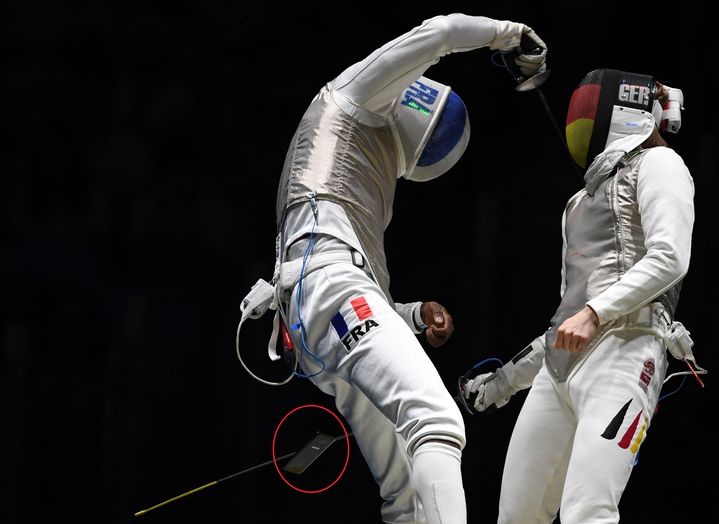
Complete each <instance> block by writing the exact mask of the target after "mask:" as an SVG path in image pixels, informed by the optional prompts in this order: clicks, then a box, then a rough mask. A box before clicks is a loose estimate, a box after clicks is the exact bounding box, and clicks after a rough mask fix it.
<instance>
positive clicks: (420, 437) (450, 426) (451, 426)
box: [407, 409, 466, 456]
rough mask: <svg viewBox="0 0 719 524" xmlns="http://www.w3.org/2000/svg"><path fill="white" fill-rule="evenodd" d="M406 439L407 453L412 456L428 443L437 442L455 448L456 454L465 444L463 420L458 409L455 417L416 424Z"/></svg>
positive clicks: (443, 417)
mask: <svg viewBox="0 0 719 524" xmlns="http://www.w3.org/2000/svg"><path fill="white" fill-rule="evenodd" d="M414 430H415V431H413V432H412V434H411V435H410V437H409V438H408V439H407V452H408V454H409V456H413V455H414V453H415V452H416V451H417V449H418V448H419V447H420V446H422V445H423V444H425V443H428V442H439V443H442V444H445V445H447V446H450V447H452V448H455V449H456V450H458V452H461V451H462V450H463V449H464V446H465V444H466V437H465V430H464V419H463V418H462V414H461V413H460V411H459V409H457V412H456V416H442V417H441V418H440V417H437V418H434V419H430V420H427V421H424V422H423V423H420V424H417V425H416V426H415V428H414Z"/></svg>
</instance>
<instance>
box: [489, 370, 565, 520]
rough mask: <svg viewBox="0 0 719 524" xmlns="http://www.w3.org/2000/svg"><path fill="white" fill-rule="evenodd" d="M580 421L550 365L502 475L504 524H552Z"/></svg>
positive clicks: (523, 414)
mask: <svg viewBox="0 0 719 524" xmlns="http://www.w3.org/2000/svg"><path fill="white" fill-rule="evenodd" d="M574 431H575V419H574V414H573V413H572V409H571V407H570V405H569V403H568V402H567V397H566V389H565V388H564V386H563V385H562V384H557V383H556V382H555V381H554V379H553V378H552V377H551V376H550V374H549V372H548V371H547V369H546V367H545V366H542V368H541V369H540V371H539V373H538V374H537V376H536V377H535V379H534V382H533V383H532V387H531V388H530V390H529V392H528V394H527V397H526V398H525V400H524V404H523V405H522V409H521V410H520V413H519V416H518V417H517V420H516V422H515V425H514V429H513V431H512V436H511V438H510V441H509V445H508V448H507V454H506V457H505V462H504V470H503V473H502V482H501V491H500V500H499V519H498V522H499V523H500V524H542V523H543V524H549V523H551V522H553V521H554V519H555V517H556V515H557V512H558V510H559V501H560V499H561V493H562V487H563V484H564V474H565V472H566V467H567V463H568V461H569V455H570V453H571V448H572V442H573V439H574Z"/></svg>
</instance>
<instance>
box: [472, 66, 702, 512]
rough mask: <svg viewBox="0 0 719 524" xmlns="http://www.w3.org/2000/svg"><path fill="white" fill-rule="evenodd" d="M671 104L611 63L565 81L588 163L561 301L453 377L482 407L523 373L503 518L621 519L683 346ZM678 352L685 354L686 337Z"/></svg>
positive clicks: (681, 181) (582, 162)
mask: <svg viewBox="0 0 719 524" xmlns="http://www.w3.org/2000/svg"><path fill="white" fill-rule="evenodd" d="M682 104H683V94H682V92H681V91H680V90H679V89H674V88H670V87H668V86H663V85H661V84H660V83H658V82H657V81H656V80H655V79H654V78H653V77H651V76H647V75H640V74H633V73H628V72H623V71H617V70H612V69H599V70H595V71H592V72H590V73H589V74H588V75H586V77H585V78H584V79H583V80H582V81H581V82H580V84H579V85H578V87H577V89H576V90H575V91H574V93H573V95H572V99H571V102H570V105H569V111H568V115H567V127H566V137H567V145H568V147H569V150H570V152H571V154H572V156H573V158H574V160H575V161H576V162H577V164H578V165H579V166H580V167H581V168H583V169H586V172H585V174H584V181H585V187H584V188H583V189H581V190H580V191H579V192H577V193H576V194H575V195H574V196H572V197H571V198H570V199H569V201H568V203H567V206H566V208H565V210H564V213H563V216H562V235H563V250H562V272H561V274H562V280H561V301H560V304H559V307H558V309H557V311H556V313H555V315H554V316H553V318H552V319H551V321H550V327H549V329H548V330H547V331H546V333H545V334H543V335H541V336H540V337H538V338H537V339H536V340H534V341H533V342H532V344H530V345H529V346H527V348H525V350H524V351H522V352H520V353H519V354H518V355H517V356H516V357H515V358H514V359H512V361H511V362H509V363H508V364H507V365H505V366H503V367H501V368H499V369H498V370H496V371H495V372H494V373H491V374H483V375H480V376H478V377H476V378H474V379H470V380H468V381H467V382H466V383H465V384H464V386H463V393H464V395H465V398H467V399H468V403H470V404H471V405H472V406H473V408H474V409H475V410H477V411H484V410H486V409H488V408H490V407H501V406H502V405H504V404H506V403H507V401H508V400H509V398H510V397H511V395H512V394H514V393H515V392H516V391H519V390H521V389H524V388H527V387H529V386H530V385H531V389H530V390H529V392H528V394H527V397H526V399H525V402H524V404H523V406H522V409H521V411H520V414H519V417H518V419H517V421H516V424H515V427H514V431H513V433H512V437H511V439H510V443H509V447H508V451H507V455H506V460H505V465H504V471H503V478H502V489H501V495H500V502H499V520H498V521H499V522H500V523H507V524H529V523H532V524H535V523H536V524H538V523H551V522H553V521H554V520H555V518H556V517H557V515H559V517H560V520H561V522H562V524H593V523H603V524H606V523H615V522H618V521H619V510H618V504H619V500H620V498H621V496H622V493H623V491H624V489H625V487H626V485H627V482H628V480H629V476H630V474H631V471H632V467H633V464H634V462H635V457H636V454H637V452H638V450H639V446H640V445H641V443H642V442H643V441H644V440H645V439H646V437H647V433H648V430H649V424H650V421H651V419H652V415H653V413H654V411H655V408H656V405H657V402H658V399H659V393H660V390H661V388H662V385H663V382H664V379H665V375H666V370H667V365H668V362H667V349H670V351H671V352H672V354H673V355H674V356H676V357H677V358H680V357H682V354H681V350H680V349H678V348H674V347H673V346H672V345H671V344H670V339H671V338H672V336H673V332H674V328H675V327H676V326H677V325H678V324H677V323H676V322H675V323H673V319H674V314H675V310H676V306H677V302H678V299H679V291H680V288H681V283H682V279H683V278H684V276H685V275H686V273H687V270H688V268H689V260H690V253H691V239H692V229H693V224H694V206H693V197H694V184H693V181H692V177H691V175H690V173H689V170H688V168H687V166H686V165H685V164H684V162H683V160H682V158H681V157H680V156H679V155H678V154H677V153H676V152H675V151H674V150H673V149H671V148H670V147H668V144H667V143H666V142H665V141H664V139H663V138H662V137H661V135H660V129H661V130H668V131H670V132H677V131H678V130H679V127H680V124H681V109H682V108H683V107H682ZM588 164H589V165H588ZM587 165H588V168H587ZM683 355H684V356H689V358H690V360H691V361H692V362H694V358H693V354H692V353H691V347H686V348H684V351H683ZM694 363H695V362H694ZM700 369H701V368H700ZM535 373H536V376H535Z"/></svg>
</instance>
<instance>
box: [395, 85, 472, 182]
mask: <svg viewBox="0 0 719 524" xmlns="http://www.w3.org/2000/svg"><path fill="white" fill-rule="evenodd" d="M394 121H395V126H396V130H397V134H398V135H399V140H400V143H401V152H402V154H403V156H404V163H405V169H404V171H403V172H402V173H401V175H400V176H403V177H404V178H406V179H408V180H413V181H416V182H424V181H426V180H431V179H433V178H436V177H438V176H440V175H443V174H444V173H446V172H447V171H448V170H449V169H450V168H451V167H452V166H453V165H454V164H455V163H456V162H457V160H459V158H460V157H461V156H462V153H464V150H465V149H466V148H467V143H468V142H469V118H468V116H467V108H466V107H465V105H464V102H463V101H462V99H461V98H460V97H459V95H457V94H456V93H455V92H454V91H453V90H452V88H451V87H449V86H446V85H443V84H440V83H439V82H435V81H434V80H430V79H429V78H425V77H420V78H419V79H417V80H416V81H415V82H414V83H413V84H412V85H410V86H409V87H408V88H407V89H405V91H404V93H403V94H402V96H401V97H400V98H399V100H398V102H397V105H396V109H395V113H394Z"/></svg>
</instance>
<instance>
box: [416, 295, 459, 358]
mask: <svg viewBox="0 0 719 524" xmlns="http://www.w3.org/2000/svg"><path fill="white" fill-rule="evenodd" d="M419 315H420V317H422V322H424V323H425V325H426V326H427V329H426V330H425V332H424V334H425V336H426V337H427V342H429V344H430V345H431V346H432V347H434V348H438V347H440V346H441V345H443V344H444V343H445V342H447V340H449V337H451V336H452V333H454V322H453V320H452V315H450V314H449V312H448V311H447V310H446V309H445V308H444V306H443V305H442V304H439V303H437V302H423V303H422V306H421V307H420V309H419Z"/></svg>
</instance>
